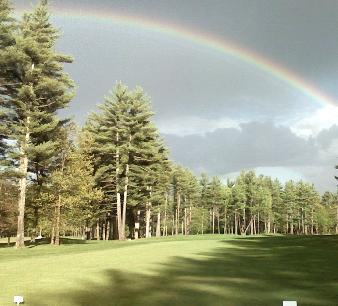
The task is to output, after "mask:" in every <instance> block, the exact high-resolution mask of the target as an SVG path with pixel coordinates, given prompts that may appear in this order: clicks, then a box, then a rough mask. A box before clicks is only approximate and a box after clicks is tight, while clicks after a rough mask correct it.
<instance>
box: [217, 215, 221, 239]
mask: <svg viewBox="0 0 338 306" xmlns="http://www.w3.org/2000/svg"><path fill="white" fill-rule="evenodd" d="M217 231H218V234H220V233H221V229H220V226H219V211H218V209H217Z"/></svg>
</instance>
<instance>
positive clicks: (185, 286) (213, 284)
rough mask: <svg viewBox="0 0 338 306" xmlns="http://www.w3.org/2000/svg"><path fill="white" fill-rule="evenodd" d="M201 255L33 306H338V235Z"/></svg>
mask: <svg viewBox="0 0 338 306" xmlns="http://www.w3.org/2000/svg"><path fill="white" fill-rule="evenodd" d="M153 247H155V248H156V246H153ZM168 247H170V245H168ZM151 251H152V248H149V252H151ZM199 255H200V256H199V257H198V258H194V259H189V258H186V257H173V258H171V260H170V261H169V262H167V263H166V264H162V265H160V266H158V268H157V269H156V270H153V271H146V272H145V274H140V273H128V272H124V271H122V270H118V269H114V270H107V271H105V274H104V275H102V278H103V279H104V285H102V284H98V283H92V282H86V281H83V289H82V290H72V288H69V290H68V291H67V292H64V293H63V294H53V293H51V292H49V293H46V292H44V293H43V296H41V292H40V293H39V297H38V298H37V299H36V300H34V301H32V305H36V306H42V305H64V306H66V305H75V306H85V305H86V306H87V305H90V306H92V305H147V306H153V305H154V306H155V305H157V306H161V305H163V306H166V305H168V306H169V305H185V306H188V305H191V306H192V305H194V306H196V305H203V306H204V305H231V306H244V305H245V306H248V305H257V306H258V305H259V306H265V305H266V306H273V305H276V306H277V305H282V301H283V300H297V301H298V305H299V306H305V305H306V306H335V305H338V265H337V259H338V237H337V236H330V237H327V236H323V237H292V238H290V237H255V238H245V239H233V240H226V241H220V243H219V246H218V247H217V248H216V249H214V250H210V252H206V253H201V254H199ZM39 301H40V302H39ZM41 301H44V303H42V302H41Z"/></svg>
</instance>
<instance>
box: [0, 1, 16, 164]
mask: <svg viewBox="0 0 338 306" xmlns="http://www.w3.org/2000/svg"><path fill="white" fill-rule="evenodd" d="M12 14H13V11H12V8H11V6H10V2H9V1H8V0H0V67H1V68H0V162H1V161H3V160H4V159H5V157H6V150H7V148H8V145H7V143H6V138H7V137H6V136H7V134H8V132H9V131H8V119H9V118H7V116H6V112H5V108H6V107H7V108H10V100H9V99H8V96H9V94H11V92H12V91H11V90H12V88H13V87H14V86H15V85H14V84H15V82H16V78H15V77H14V76H13V75H12V73H11V70H10V68H11V65H12V63H13V56H12V54H11V53H12V50H13V46H14V45H15V36H14V35H15V30H16V20H15V19H14V18H13V17H12Z"/></svg>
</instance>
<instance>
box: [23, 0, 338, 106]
mask: <svg viewBox="0 0 338 306" xmlns="http://www.w3.org/2000/svg"><path fill="white" fill-rule="evenodd" d="M19 10H21V9H20V8H19ZM53 14H54V15H56V16H60V17H69V18H76V19H89V20H94V21H96V22H105V23H110V24H117V25H122V26H127V27H135V28H138V29H143V30H146V31H151V32H156V33H159V34H163V35H168V36H171V37H173V38H175V39H177V38H179V39H182V40H185V41H188V42H191V43H194V44H196V45H199V46H201V47H204V48H209V49H212V50H215V51H217V52H220V53H223V54H225V55H227V56H231V57H233V58H235V59H237V60H240V61H242V62H244V63H247V64H249V65H251V66H253V67H255V68H257V69H259V70H261V71H263V72H265V73H267V74H268V75H271V76H273V77H274V78H276V79H278V80H280V81H282V82H283V83H285V84H287V85H288V86H290V87H291V88H294V89H296V90H298V91H299V92H301V93H302V94H304V95H305V96H307V97H308V98H310V99H312V100H314V101H316V102H317V103H319V104H321V105H332V106H335V107H336V106H337V102H336V101H335V99H334V98H333V97H331V96H329V95H327V94H325V93H324V92H322V91H321V90H319V89H318V88H316V87H315V86H314V85H313V84H311V83H309V82H307V81H306V80H304V79H303V78H302V77H301V76H299V75H297V74H296V73H295V72H293V71H291V70H289V69H287V68H286V67H284V66H282V65H280V64H278V63H276V62H274V61H272V60H271V59H269V58H267V57H265V56H262V55H260V54H257V53H256V52H254V51H252V50H250V49H248V48H244V47H243V46H240V45H238V44H235V43H234V42H231V41H229V40H225V39H223V38H220V37H217V36H213V35H212V34H210V33H208V34H206V33H202V32H199V31H196V30H192V29H188V28H185V27H182V26H178V25H175V24H170V23H163V22H160V21H154V20H150V19H147V18H145V17H143V16H142V17H140V16H135V15H128V14H125V13H118V12H113V11H109V10H104V9H102V8H101V9H100V8H95V7H87V8H83V7H82V8H78V7H72V6H71V5H69V6H68V4H67V7H55V8H53Z"/></svg>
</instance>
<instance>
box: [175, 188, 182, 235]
mask: <svg viewBox="0 0 338 306" xmlns="http://www.w3.org/2000/svg"><path fill="white" fill-rule="evenodd" d="M180 209H181V193H180V192H177V215H176V216H177V217H176V235H178V233H179V224H180Z"/></svg>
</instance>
